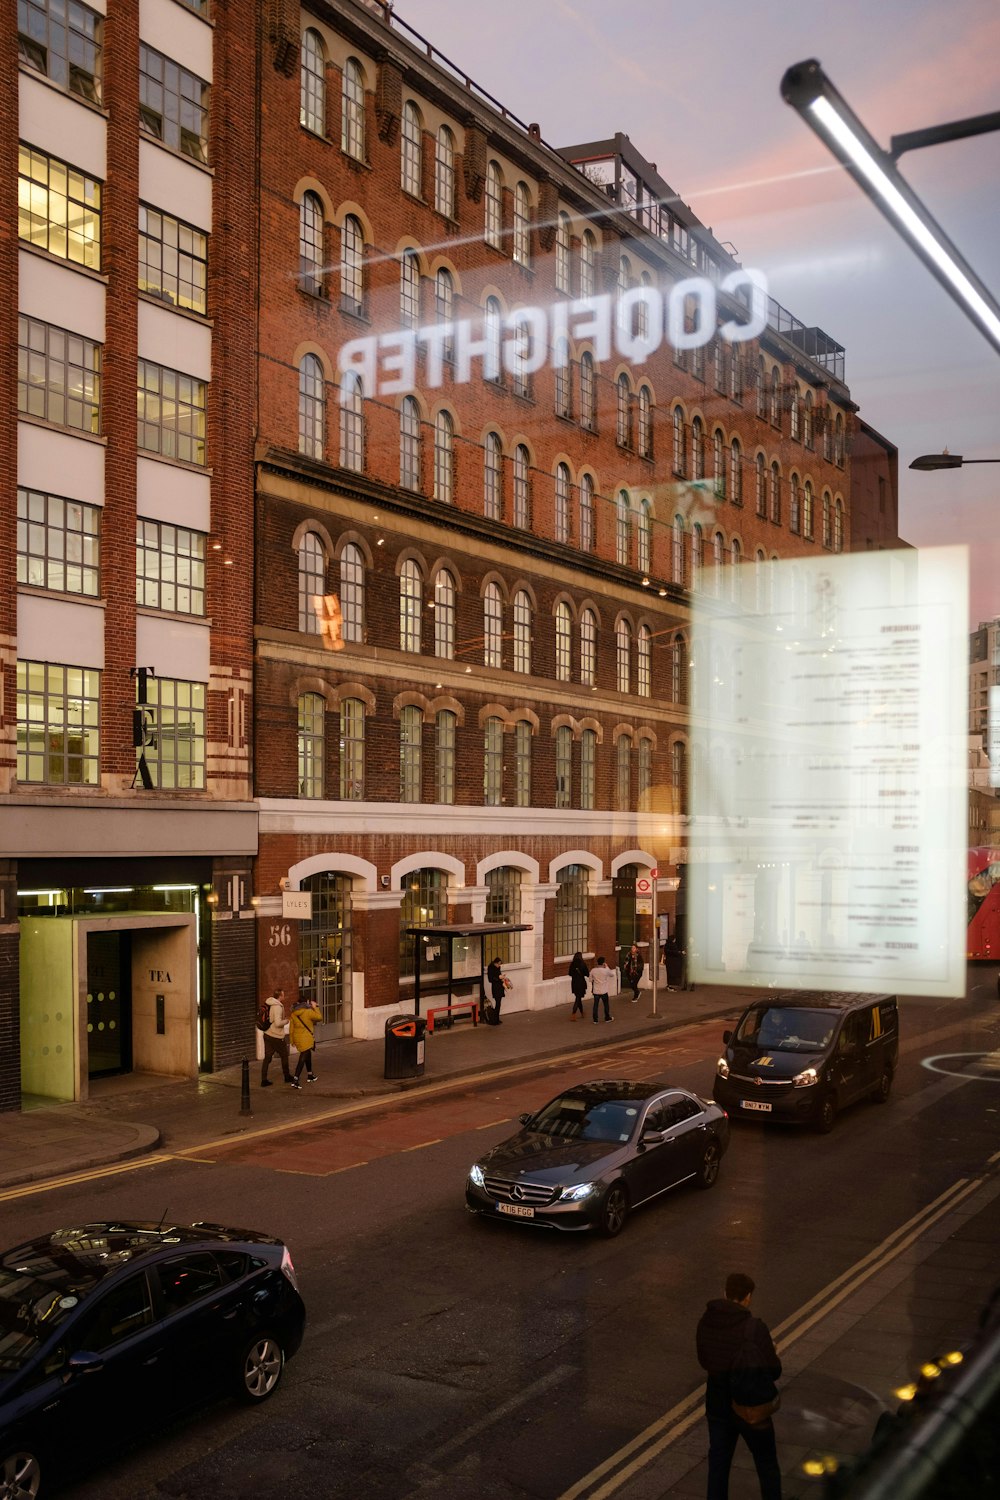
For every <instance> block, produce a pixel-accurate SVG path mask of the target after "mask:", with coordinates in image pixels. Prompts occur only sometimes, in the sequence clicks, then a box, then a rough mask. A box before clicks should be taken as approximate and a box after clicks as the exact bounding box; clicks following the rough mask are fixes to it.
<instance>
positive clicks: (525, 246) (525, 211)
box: [513, 182, 531, 266]
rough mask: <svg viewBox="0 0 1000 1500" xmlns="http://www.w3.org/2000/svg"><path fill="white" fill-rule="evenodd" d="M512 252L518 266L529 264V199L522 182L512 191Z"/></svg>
mask: <svg viewBox="0 0 1000 1500" xmlns="http://www.w3.org/2000/svg"><path fill="white" fill-rule="evenodd" d="M513 251H514V259H515V260H516V261H517V263H518V265H521V266H527V265H530V264H531V199H530V198H529V196H528V189H527V186H526V184H525V183H523V182H519V183H518V184H517V186H516V187H515V189H514V235H513Z"/></svg>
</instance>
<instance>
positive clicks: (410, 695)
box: [392, 688, 431, 724]
mask: <svg viewBox="0 0 1000 1500" xmlns="http://www.w3.org/2000/svg"><path fill="white" fill-rule="evenodd" d="M404 708H419V709H420V711H421V713H422V715H423V721H424V723H425V724H429V723H430V722H431V721H430V719H429V717H428V714H429V712H430V700H429V699H428V698H426V697H425V696H424V694H423V693H418V692H415V691H414V689H413V688H408V689H407V690H406V691H405V692H403V693H397V694H396V696H395V698H393V700H392V717H393V718H394V719H398V718H399V716H400V713H401V711H402V710H403V709H404Z"/></svg>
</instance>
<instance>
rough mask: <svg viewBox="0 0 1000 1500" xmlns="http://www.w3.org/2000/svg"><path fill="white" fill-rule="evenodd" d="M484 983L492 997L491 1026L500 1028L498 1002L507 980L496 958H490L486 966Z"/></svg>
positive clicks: (500, 999) (501, 997) (501, 1023)
mask: <svg viewBox="0 0 1000 1500" xmlns="http://www.w3.org/2000/svg"><path fill="white" fill-rule="evenodd" d="M486 982H487V983H488V985H489V987H490V994H491V995H492V997H493V1025H494V1026H502V1025H503V1022H502V1021H501V1019H500V1002H501V1001H502V999H503V993H504V990H505V989H506V988H507V980H506V979H505V978H504V972H503V967H502V965H501V963H500V960H499V959H498V958H491V959H490V961H489V963H488V964H487V966H486Z"/></svg>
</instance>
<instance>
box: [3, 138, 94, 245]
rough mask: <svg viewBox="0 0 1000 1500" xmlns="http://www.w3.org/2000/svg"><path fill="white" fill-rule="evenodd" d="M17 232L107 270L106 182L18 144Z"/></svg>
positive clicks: (35, 243)
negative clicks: (104, 231) (103, 200)
mask: <svg viewBox="0 0 1000 1500" xmlns="http://www.w3.org/2000/svg"><path fill="white" fill-rule="evenodd" d="M17 232H18V236H19V237H20V238H21V239H22V240H24V241H25V242H26V243H27V244H29V245H37V246H38V247H39V248H40V249H42V250H47V251H48V252H49V254H50V255H58V256H59V258H60V259H61V260H68V261H72V262H73V264H74V265H77V266H89V267H90V269H91V270H92V271H99V270H100V269H101V184H100V183H99V182H98V181H97V179H96V177H88V176H87V174H86V173H85V172H79V171H77V169H76V167H70V166H67V164H66V163H65V162H64V161H59V160H58V159H57V158H56V157H54V156H46V155H45V153H44V152H43V151H36V150H35V149H34V147H32V146H25V145H24V144H23V143H22V144H21V145H20V146H19V148H18V178H17Z"/></svg>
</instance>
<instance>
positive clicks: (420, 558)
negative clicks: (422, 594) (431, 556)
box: [395, 547, 427, 583]
mask: <svg viewBox="0 0 1000 1500" xmlns="http://www.w3.org/2000/svg"><path fill="white" fill-rule="evenodd" d="M411 560H412V561H413V562H415V563H416V564H417V567H418V568H419V569H420V576H421V578H422V579H423V580H424V582H425V583H426V582H427V559H426V558H425V557H424V554H423V553H422V552H421V551H420V549H419V548H418V547H404V548H403V549H402V551H401V552H400V553H399V555H398V557H397V558H396V570H395V571H396V577H397V578H398V577H399V575H400V574H401V573H402V571H403V564H404V563H406V562H410V561H411Z"/></svg>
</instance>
